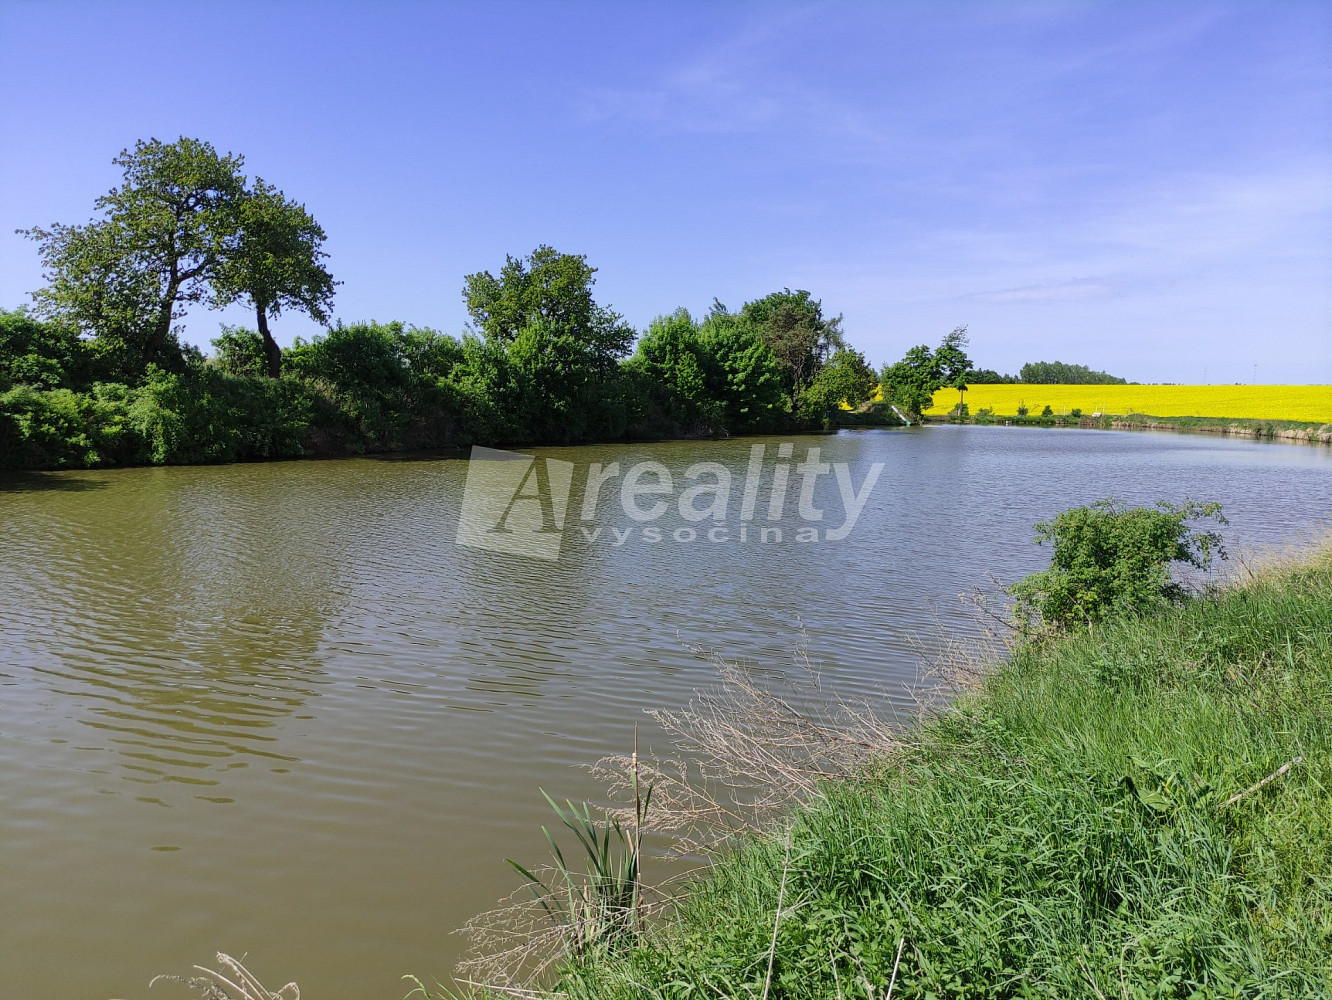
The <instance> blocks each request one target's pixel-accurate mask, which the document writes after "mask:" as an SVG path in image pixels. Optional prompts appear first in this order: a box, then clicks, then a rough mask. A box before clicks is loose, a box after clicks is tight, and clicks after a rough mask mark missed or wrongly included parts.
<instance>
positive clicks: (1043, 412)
mask: <svg viewBox="0 0 1332 1000" xmlns="http://www.w3.org/2000/svg"><path fill="white" fill-rule="evenodd" d="M1041 416H1043V417H1053V416H1054V410H1052V409H1051V408H1050V404H1049V403H1047V404H1046V405H1045V409H1043V410H1041Z"/></svg>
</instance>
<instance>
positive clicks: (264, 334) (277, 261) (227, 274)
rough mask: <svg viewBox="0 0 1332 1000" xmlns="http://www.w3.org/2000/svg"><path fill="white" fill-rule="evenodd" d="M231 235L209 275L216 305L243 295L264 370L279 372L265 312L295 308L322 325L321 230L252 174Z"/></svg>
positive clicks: (326, 278) (328, 289) (326, 289)
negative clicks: (261, 350)
mask: <svg viewBox="0 0 1332 1000" xmlns="http://www.w3.org/2000/svg"><path fill="white" fill-rule="evenodd" d="M232 210H233V213H234V216H235V218H234V223H233V225H234V227H235V237H234V239H233V240H231V241H229V245H228V249H227V251H226V252H225V253H224V254H223V255H222V257H221V258H220V260H219V261H218V267H217V270H216V273H215V274H214V275H213V276H212V287H213V298H212V302H213V304H214V305H215V306H225V305H230V304H231V303H232V302H235V301H237V300H239V299H248V300H249V302H250V304H251V306H253V308H254V313H255V322H256V323H257V324H258V327H259V336H260V337H261V338H263V346H264V356H265V358H266V359H267V370H268V374H269V376H270V377H272V378H277V377H278V376H279V375H281V374H282V349H281V348H280V347H278V345H277V341H275V340H274V339H273V335H272V334H271V333H270V332H269V329H268V318H269V316H279V315H281V313H282V311H283V309H296V310H299V311H301V312H304V313H306V314H307V315H308V316H310V318H311V319H314V320H316V321H317V322H319V323H327V322H328V318H329V315H328V314H329V310H330V308H331V307H332V303H333V288H334V286H335V285H336V284H337V282H335V281H334V280H333V276H332V275H330V274H329V273H328V271H327V269H326V268H325V267H324V265H323V261H324V260H325V259H326V258H327V257H328V254H326V253H325V252H324V250H323V244H324V238H325V237H324V230H323V228H322V227H321V226H320V225H319V223H317V222H316V221H315V220H314V217H313V216H312V215H310V213H309V212H307V211H306V209H305V206H304V205H301V204H298V203H296V202H294V201H291V200H289V199H288V198H286V197H284V195H283V194H282V192H281V191H279V190H278V189H277V188H275V187H273V186H272V185H269V184H265V183H264V181H263V180H262V178H258V177H256V178H255V180H254V184H253V186H252V187H251V188H250V189H249V190H248V191H244V192H242V193H240V194H239V195H238V196H237V197H235V199H234V202H233V205H232Z"/></svg>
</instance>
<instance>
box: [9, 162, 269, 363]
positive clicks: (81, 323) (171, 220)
mask: <svg viewBox="0 0 1332 1000" xmlns="http://www.w3.org/2000/svg"><path fill="white" fill-rule="evenodd" d="M113 162H114V163H115V164H116V165H117V166H119V167H121V168H122V169H123V172H124V176H123V180H122V183H121V185H120V186H119V187H117V188H114V189H113V190H112V191H111V192H110V193H108V194H105V195H103V196H102V197H101V198H98V199H97V202H96V208H97V210H98V211H99V212H101V218H98V219H94V220H92V221H90V222H88V223H86V224H84V225H73V226H70V225H62V224H59V223H57V224H54V225H52V226H51V227H50V228H47V229H44V228H40V227H34V228H33V229H30V230H26V231H25V233H26V235H28V236H29V237H30V238H32V239H33V240H35V241H37V244H38V249H39V253H40V255H41V259H42V265H43V268H44V277H45V279H46V281H47V285H46V287H45V288H43V289H42V290H41V291H39V292H37V293H36V294H35V296H34V298H35V299H36V301H37V305H38V309H39V311H41V312H42V313H43V314H44V315H48V316H51V317H56V318H60V319H62V320H64V321H65V322H67V323H69V324H70V325H72V326H74V327H76V328H78V329H79V330H80V331H82V332H84V333H87V334H91V335H93V336H97V337H99V338H105V339H107V340H110V341H113V342H115V343H117V344H119V345H121V346H122V347H123V348H124V349H125V350H126V351H127V353H128V354H129V355H130V356H131V357H133V358H134V359H135V360H136V361H137V362H138V363H140V364H143V365H146V364H148V363H151V362H153V361H158V360H164V361H166V362H167V363H168V364H170V365H172V366H176V365H177V364H178V362H177V361H176V360H175V355H176V353H178V347H177V346H176V345H175V340H174V332H173V324H174V322H175V321H176V320H177V319H179V318H180V317H181V316H182V315H183V310H184V308H185V306H186V305H187V304H189V303H192V302H201V301H204V300H206V299H207V298H208V297H209V296H210V295H211V294H212V291H211V284H210V283H211V282H212V281H213V279H214V278H215V277H216V276H217V270H218V267H219V264H220V262H221V261H222V260H223V259H224V257H225V256H226V254H227V253H228V252H229V250H230V248H231V247H232V246H233V245H234V243H235V239H236V221H237V220H236V217H235V212H234V202H235V200H236V199H237V198H238V197H239V196H240V193H241V190H242V187H243V184H244V178H243V177H242V176H241V174H240V168H241V166H242V163H243V159H242V158H241V157H239V156H232V155H230V154H228V155H226V156H222V155H220V154H219V153H218V152H217V151H216V150H215V149H214V148H213V147H212V145H210V144H209V143H206V142H201V141H199V140H197V139H186V138H181V139H179V140H177V141H176V142H174V143H164V142H161V141H160V140H157V139H151V140H149V141H147V142H142V141H141V142H139V143H137V144H136V145H135V147H134V149H133V150H128V149H127V150H123V151H122V152H121V153H120V155H119V156H117V157H116V158H115V160H114V161H113Z"/></svg>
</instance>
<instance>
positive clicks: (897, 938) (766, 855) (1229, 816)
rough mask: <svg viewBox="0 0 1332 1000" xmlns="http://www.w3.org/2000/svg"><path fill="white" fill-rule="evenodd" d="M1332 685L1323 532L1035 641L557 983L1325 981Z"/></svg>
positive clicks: (1066, 988) (646, 992)
mask: <svg viewBox="0 0 1332 1000" xmlns="http://www.w3.org/2000/svg"><path fill="white" fill-rule="evenodd" d="M1330 706H1332V557H1330V556H1328V555H1324V556H1322V557H1320V558H1318V559H1315V560H1313V561H1311V562H1308V563H1306V564H1303V565H1301V566H1300V567H1298V568H1293V569H1286V570H1282V571H1279V572H1278V571H1273V572H1271V573H1269V574H1267V575H1264V576H1260V577H1258V578H1255V579H1253V580H1251V581H1249V582H1248V583H1247V584H1246V585H1244V586H1242V587H1237V588H1234V589H1230V590H1227V591H1225V592H1223V593H1221V594H1219V595H1216V596H1212V597H1207V598H1199V599H1195V600H1193V601H1191V602H1189V603H1188V604H1186V605H1185V606H1183V607H1180V608H1177V609H1174V610H1170V611H1166V612H1163V613H1161V614H1159V615H1153V616H1150V617H1143V618H1134V619H1127V620H1119V621H1116V622H1114V623H1112V624H1108V625H1103V626H1100V627H1098V628H1097V629H1096V630H1095V631H1094V632H1091V633H1088V632H1082V633H1080V634H1076V635H1073V636H1070V637H1068V638H1066V639H1062V640H1059V641H1055V642H1051V643H1047V644H1045V645H1029V646H1026V647H1024V648H1021V649H1018V650H1017V651H1016V652H1015V654H1014V655H1013V657H1012V658H1011V661H1010V662H1008V663H1007V664H1006V665H1005V666H1004V667H1003V668H1002V669H1001V670H999V671H998V672H996V673H995V674H994V675H993V676H991V677H990V679H989V680H988V681H987V682H986V683H985V684H984V686H983V688H982V689H980V690H979V691H977V692H975V693H973V694H970V695H967V696H965V697H963V698H962V699H961V700H960V701H959V702H958V703H957V705H956V706H955V707H954V708H953V709H952V710H950V711H949V712H948V713H947V714H945V715H944V716H942V717H940V718H938V719H936V720H934V721H932V722H929V723H928V724H926V725H925V726H924V727H923V728H922V729H921V731H920V732H919V733H918V735H917V738H916V739H915V740H914V741H913V744H912V746H911V747H910V748H908V749H906V750H904V751H902V752H900V753H897V754H894V755H893V756H892V757H891V758H885V759H884V760H883V763H882V767H881V768H880V770H879V772H878V773H876V774H873V775H871V776H869V777H867V778H866V779H864V780H860V781H857V782H854V783H844V784H839V785H836V786H833V787H830V788H829V789H828V790H827V792H826V794H825V795H824V796H823V797H822V798H821V799H820V800H818V801H817V802H815V803H814V804H813V805H812V806H810V807H808V808H805V809H802V810H800V811H799V812H798V813H797V814H796V815H794V816H793V817H792V818H791V820H790V824H789V833H788V832H787V831H776V832H774V833H773V834H771V835H770V836H769V837H766V838H759V839H755V840H751V841H749V842H747V843H744V844H742V845H739V846H737V847H735V848H733V849H732V850H731V851H729V852H728V853H726V855H725V856H724V857H722V858H721V859H720V861H719V863H718V864H717V865H716V866H715V867H714V868H713V869H712V870H711V871H710V873H709V874H708V875H707V876H706V877H704V878H703V879H702V880H701V881H700V882H699V883H698V884H696V885H695V886H694V887H693V888H692V890H691V892H690V893H689V894H688V895H687V896H686V897H685V898H683V900H682V901H681V903H680V905H679V908H678V912H676V913H675V914H674V915H673V916H672V917H671V918H670V919H668V920H666V921H665V922H664V924H663V925H662V926H661V927H660V928H659V929H658V931H657V932H656V933H654V934H652V935H650V936H649V941H648V943H646V944H642V945H639V946H638V947H636V948H634V949H633V950H631V951H628V952H626V953H622V954H619V955H616V956H609V957H604V958H602V959H601V960H599V961H596V962H592V963H588V964H585V965H583V966H582V967H578V968H572V969H568V970H566V973H565V975H564V977H563V979H562V981H561V982H560V983H559V985H558V989H559V992H560V993H561V994H563V995H567V996H569V997H578V998H582V997H585V998H592V997H596V998H617V997H623V998H631V997H632V998H641V997H660V998H667V997H669V998H677V997H678V998H685V997H769V998H815V997H818V998H823V997H857V998H867V997H868V998H872V1000H878V998H883V997H885V996H887V995H888V993H889V986H890V984H891V985H892V992H891V996H893V997H895V998H899V1000H908V998H912V1000H916V998H922V1000H923V998H939V1000H942V998H963V997H966V998H982V997H993V998H999V997H1004V998H1028V997H1033V998H1034V997H1050V998H1068V997H1087V998H1111V997H1113V998H1134V1000H1137V998H1148V997H1150V998H1166V997H1170V998H1176V997H1192V998H1196V1000H1201V998H1222V997H1225V998H1234V997H1246V998H1260V997H1264V998H1266V997H1270V998H1277V997H1280V998H1297V997H1308V998H1311V1000H1312V998H1315V997H1327V996H1329V995H1332V821H1329V817H1330V816H1332V708H1330ZM1292 762H1294V763H1292ZM894 970H895V979H894Z"/></svg>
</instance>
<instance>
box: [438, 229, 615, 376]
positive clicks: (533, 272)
mask: <svg viewBox="0 0 1332 1000" xmlns="http://www.w3.org/2000/svg"><path fill="white" fill-rule="evenodd" d="M596 273H597V269H596V268H595V267H589V266H588V263H587V258H586V257H584V256H583V255H581V254H569V253H559V252H558V251H556V250H555V249H553V248H552V247H549V246H546V245H545V244H542V245H541V246H539V247H537V248H536V249H535V250H533V251H532V253H531V254H530V255H528V256H527V257H512V256H508V255H506V256H505V258H504V266H503V267H502V268H500V273H499V277H498V278H497V277H495V276H494V275H493V274H491V273H490V272H489V271H478V272H477V273H475V274H469V275H467V277H466V278H465V279H464V281H465V284H464V287H463V299H464V301H465V302H466V303H467V312H468V314H469V315H470V316H471V317H472V322H473V323H474V324H475V326H476V328H477V330H478V331H479V332H480V333H481V334H482V335H483V336H485V338H486V339H487V340H497V341H499V342H500V343H503V344H508V343H511V342H512V341H513V340H514V339H515V338H517V336H518V333H519V331H520V330H522V328H523V327H525V326H527V324H528V323H530V322H532V321H533V320H534V319H537V318H538V317H540V318H542V319H547V320H551V321H553V322H556V323H561V324H567V325H568V326H569V327H571V328H575V329H590V328H591V327H593V326H595V325H597V319H598V317H597V313H598V311H599V310H598V307H597V304H596V303H595V302H594V301H593V299H592V285H593V284H595V282H596V279H595V278H594V277H593V275H595V274H596ZM626 349H627V345H626ZM621 353H623V351H621Z"/></svg>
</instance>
